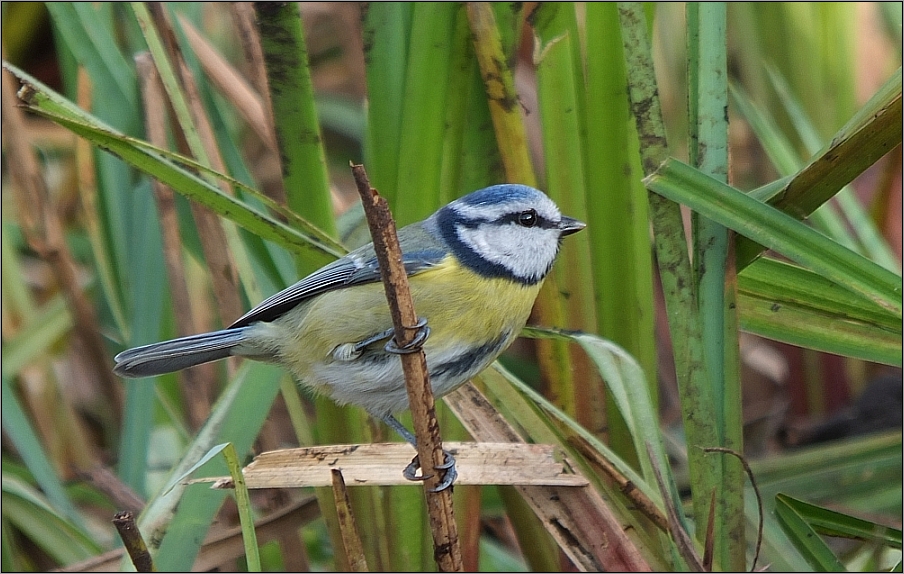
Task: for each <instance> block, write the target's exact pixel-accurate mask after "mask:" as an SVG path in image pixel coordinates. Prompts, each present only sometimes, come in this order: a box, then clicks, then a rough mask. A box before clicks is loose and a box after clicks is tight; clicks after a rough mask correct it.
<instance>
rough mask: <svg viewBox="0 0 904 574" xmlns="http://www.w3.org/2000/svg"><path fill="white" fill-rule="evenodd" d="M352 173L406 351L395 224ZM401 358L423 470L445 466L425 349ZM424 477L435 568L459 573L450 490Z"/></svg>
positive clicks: (358, 171)
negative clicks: (436, 490)
mask: <svg viewBox="0 0 904 574" xmlns="http://www.w3.org/2000/svg"><path fill="white" fill-rule="evenodd" d="M352 174H353V175H354V177H355V183H356V184H357V186H358V193H359V194H360V195H361V201H362V203H363V205H364V213H365V215H366V216H367V223H368V225H369V227H370V234H371V237H372V238H373V242H374V250H375V251H376V256H377V261H378V262H379V265H380V275H381V276H382V278H383V285H384V287H385V288H386V300H387V301H388V303H389V309H390V314H391V315H392V324H393V328H394V329H395V342H396V345H398V346H399V347H405V346H406V345H408V344H409V343H411V342H412V341H413V340H414V338H415V335H416V334H417V331H418V328H417V327H416V325H417V322H418V317H417V314H416V313H415V312H414V302H413V301H412V300H411V292H410V290H409V287H408V275H407V274H406V273H405V268H404V266H403V265H402V251H401V248H400V247H399V240H398V236H397V235H396V226H395V221H393V219H392V214H390V212H389V207H388V205H387V204H386V200H385V199H384V198H382V197H380V195H379V194H378V193H377V190H375V189H373V188H372V187H371V186H370V181H369V180H368V178H367V172H365V170H364V166H361V165H352ZM399 358H400V359H401V361H402V369H403V371H404V372H405V384H406V387H407V389H408V401H409V403H410V406H411V415H412V417H413V419H414V431H415V436H416V437H417V449H418V456H419V457H420V461H421V468H422V469H429V468H430V467H438V466H441V465H442V464H443V463H444V462H445V453H444V452H443V448H442V439H441V438H440V435H439V423H438V422H437V420H436V410H435V408H434V401H433V390H432V389H431V387H430V379H429V376H428V374H427V359H426V357H425V356H424V351H423V349H419V350H418V351H417V352H414V353H407V354H402V355H399ZM424 474H425V476H427V478H426V479H425V480H424V490H425V493H426V495H427V512H428V513H429V516H430V529H431V531H432V533H433V554H434V558H435V559H436V564H437V566H438V567H439V569H440V571H442V572H460V571H462V570H463V565H462V559H461V547H460V544H459V540H458V528H457V526H456V524H455V516H454V514H453V509H452V489H451V488H446V489H443V490H442V491H440V492H434V489H435V488H436V487H437V486H438V485H439V483H440V481H441V477H440V476H439V473H436V472H434V473H430V474H428V472H427V471H426V470H425V471H424Z"/></svg>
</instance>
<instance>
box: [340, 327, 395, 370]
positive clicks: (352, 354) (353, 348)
mask: <svg viewBox="0 0 904 574" xmlns="http://www.w3.org/2000/svg"><path fill="white" fill-rule="evenodd" d="M393 333H395V330H394V329H393V328H392V327H390V328H389V329H386V330H385V331H380V332H379V333H374V334H373V335H371V336H370V337H368V338H366V339H362V340H360V341H358V342H357V343H342V344H341V345H337V346H336V348H335V349H333V353H332V354H333V358H334V359H336V360H337V361H343V362H346V361H354V360H355V359H357V358H358V357H360V356H361V353H363V352H364V349H366V348H367V347H368V345H372V344H374V343H377V342H379V341H383V340H385V339H389V340H390V341H392V335H393ZM387 344H388V343H387Z"/></svg>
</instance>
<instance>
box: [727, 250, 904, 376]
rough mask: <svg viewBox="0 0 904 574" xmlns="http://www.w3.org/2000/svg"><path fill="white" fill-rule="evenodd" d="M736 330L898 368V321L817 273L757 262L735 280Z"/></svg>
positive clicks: (763, 260) (899, 344)
mask: <svg viewBox="0 0 904 574" xmlns="http://www.w3.org/2000/svg"><path fill="white" fill-rule="evenodd" d="M738 293H739V300H738V310H739V312H740V319H741V327H742V328H743V329H744V330H746V331H750V332H752V333H755V334H758V335H761V336H764V337H768V338H770V339H775V340H778V341H783V342H786V343H791V344H793V345H798V346H801V347H806V348H810V349H816V350H821V351H825V352H829V353H835V354H839V355H844V356H851V357H858V358H862V359H865V360H869V361H875V362H879V363H885V364H890V365H898V366H900V365H901V321H900V320H899V319H897V318H896V317H895V316H894V314H892V313H890V312H888V311H886V310H884V309H881V308H880V307H877V306H876V305H873V304H872V303H870V302H869V301H866V300H864V299H863V298H862V297H859V296H857V295H855V294H854V293H851V292H850V291H848V290H847V289H844V288H843V287H840V286H838V285H836V284H834V283H832V282H831V281H829V280H827V279H826V278H824V277H823V276H821V275H818V274H816V273H813V272H812V271H808V270H806V269H803V268H801V267H797V266H796V265H791V264H788V263H784V262H781V261H777V260H775V259H769V258H762V259H760V260H758V261H756V262H755V263H754V264H753V265H751V266H749V267H748V268H747V269H745V270H744V272H743V273H742V274H741V275H740V276H739V279H738Z"/></svg>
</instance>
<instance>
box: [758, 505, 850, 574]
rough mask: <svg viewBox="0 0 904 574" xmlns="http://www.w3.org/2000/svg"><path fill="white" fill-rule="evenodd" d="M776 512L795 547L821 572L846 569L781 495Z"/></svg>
mask: <svg viewBox="0 0 904 574" xmlns="http://www.w3.org/2000/svg"><path fill="white" fill-rule="evenodd" d="M775 514H776V516H778V520H779V524H781V527H782V528H783V529H784V531H785V533H786V534H787V535H788V537H789V538H790V539H791V542H792V544H794V547H795V548H796V549H797V550H798V551H799V552H800V553H801V554H803V556H804V558H806V560H807V562H809V563H810V565H811V566H812V567H813V568H815V569H816V570H817V571H819V572H844V571H845V568H844V565H843V564H841V562H840V561H839V560H838V558H837V557H836V556H835V555H834V554H833V553H832V551H831V550H830V549H829V547H828V545H826V543H825V541H823V539H822V538H820V537H819V535H818V534H817V533H816V531H815V530H813V528H812V527H811V526H810V525H809V524H807V522H806V520H804V518H803V517H802V516H801V515H800V513H799V512H798V511H797V510H796V509H795V508H794V507H792V506H790V505H789V504H788V503H787V501H786V499H784V498H783V497H781V496H780V495H779V496H777V497H776V500H775Z"/></svg>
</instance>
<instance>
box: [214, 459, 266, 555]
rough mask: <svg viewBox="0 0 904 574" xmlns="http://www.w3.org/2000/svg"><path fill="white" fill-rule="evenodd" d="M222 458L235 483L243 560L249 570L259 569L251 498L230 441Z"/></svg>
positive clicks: (258, 552) (258, 550)
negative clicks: (243, 552)
mask: <svg viewBox="0 0 904 574" xmlns="http://www.w3.org/2000/svg"><path fill="white" fill-rule="evenodd" d="M223 458H225V459H226V466H228V467H229V476H231V477H232V483H233V484H234V485H235V486H234V488H235V501H236V506H237V507H238V511H239V522H240V523H241V525H242V541H243V542H244V544H245V561H246V562H247V564H248V571H249V572H260V571H261V555H260V549H259V548H258V545H257V533H256V532H255V531H254V515H253V514H252V508H251V499H250V497H249V496H248V487H247V486H246V485H245V475H244V474H242V465H241V463H240V462H239V455H238V453H237V452H236V450H235V446H234V445H233V444H232V443H229V444H227V445H226V447H225V448H224V449H223Z"/></svg>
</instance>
